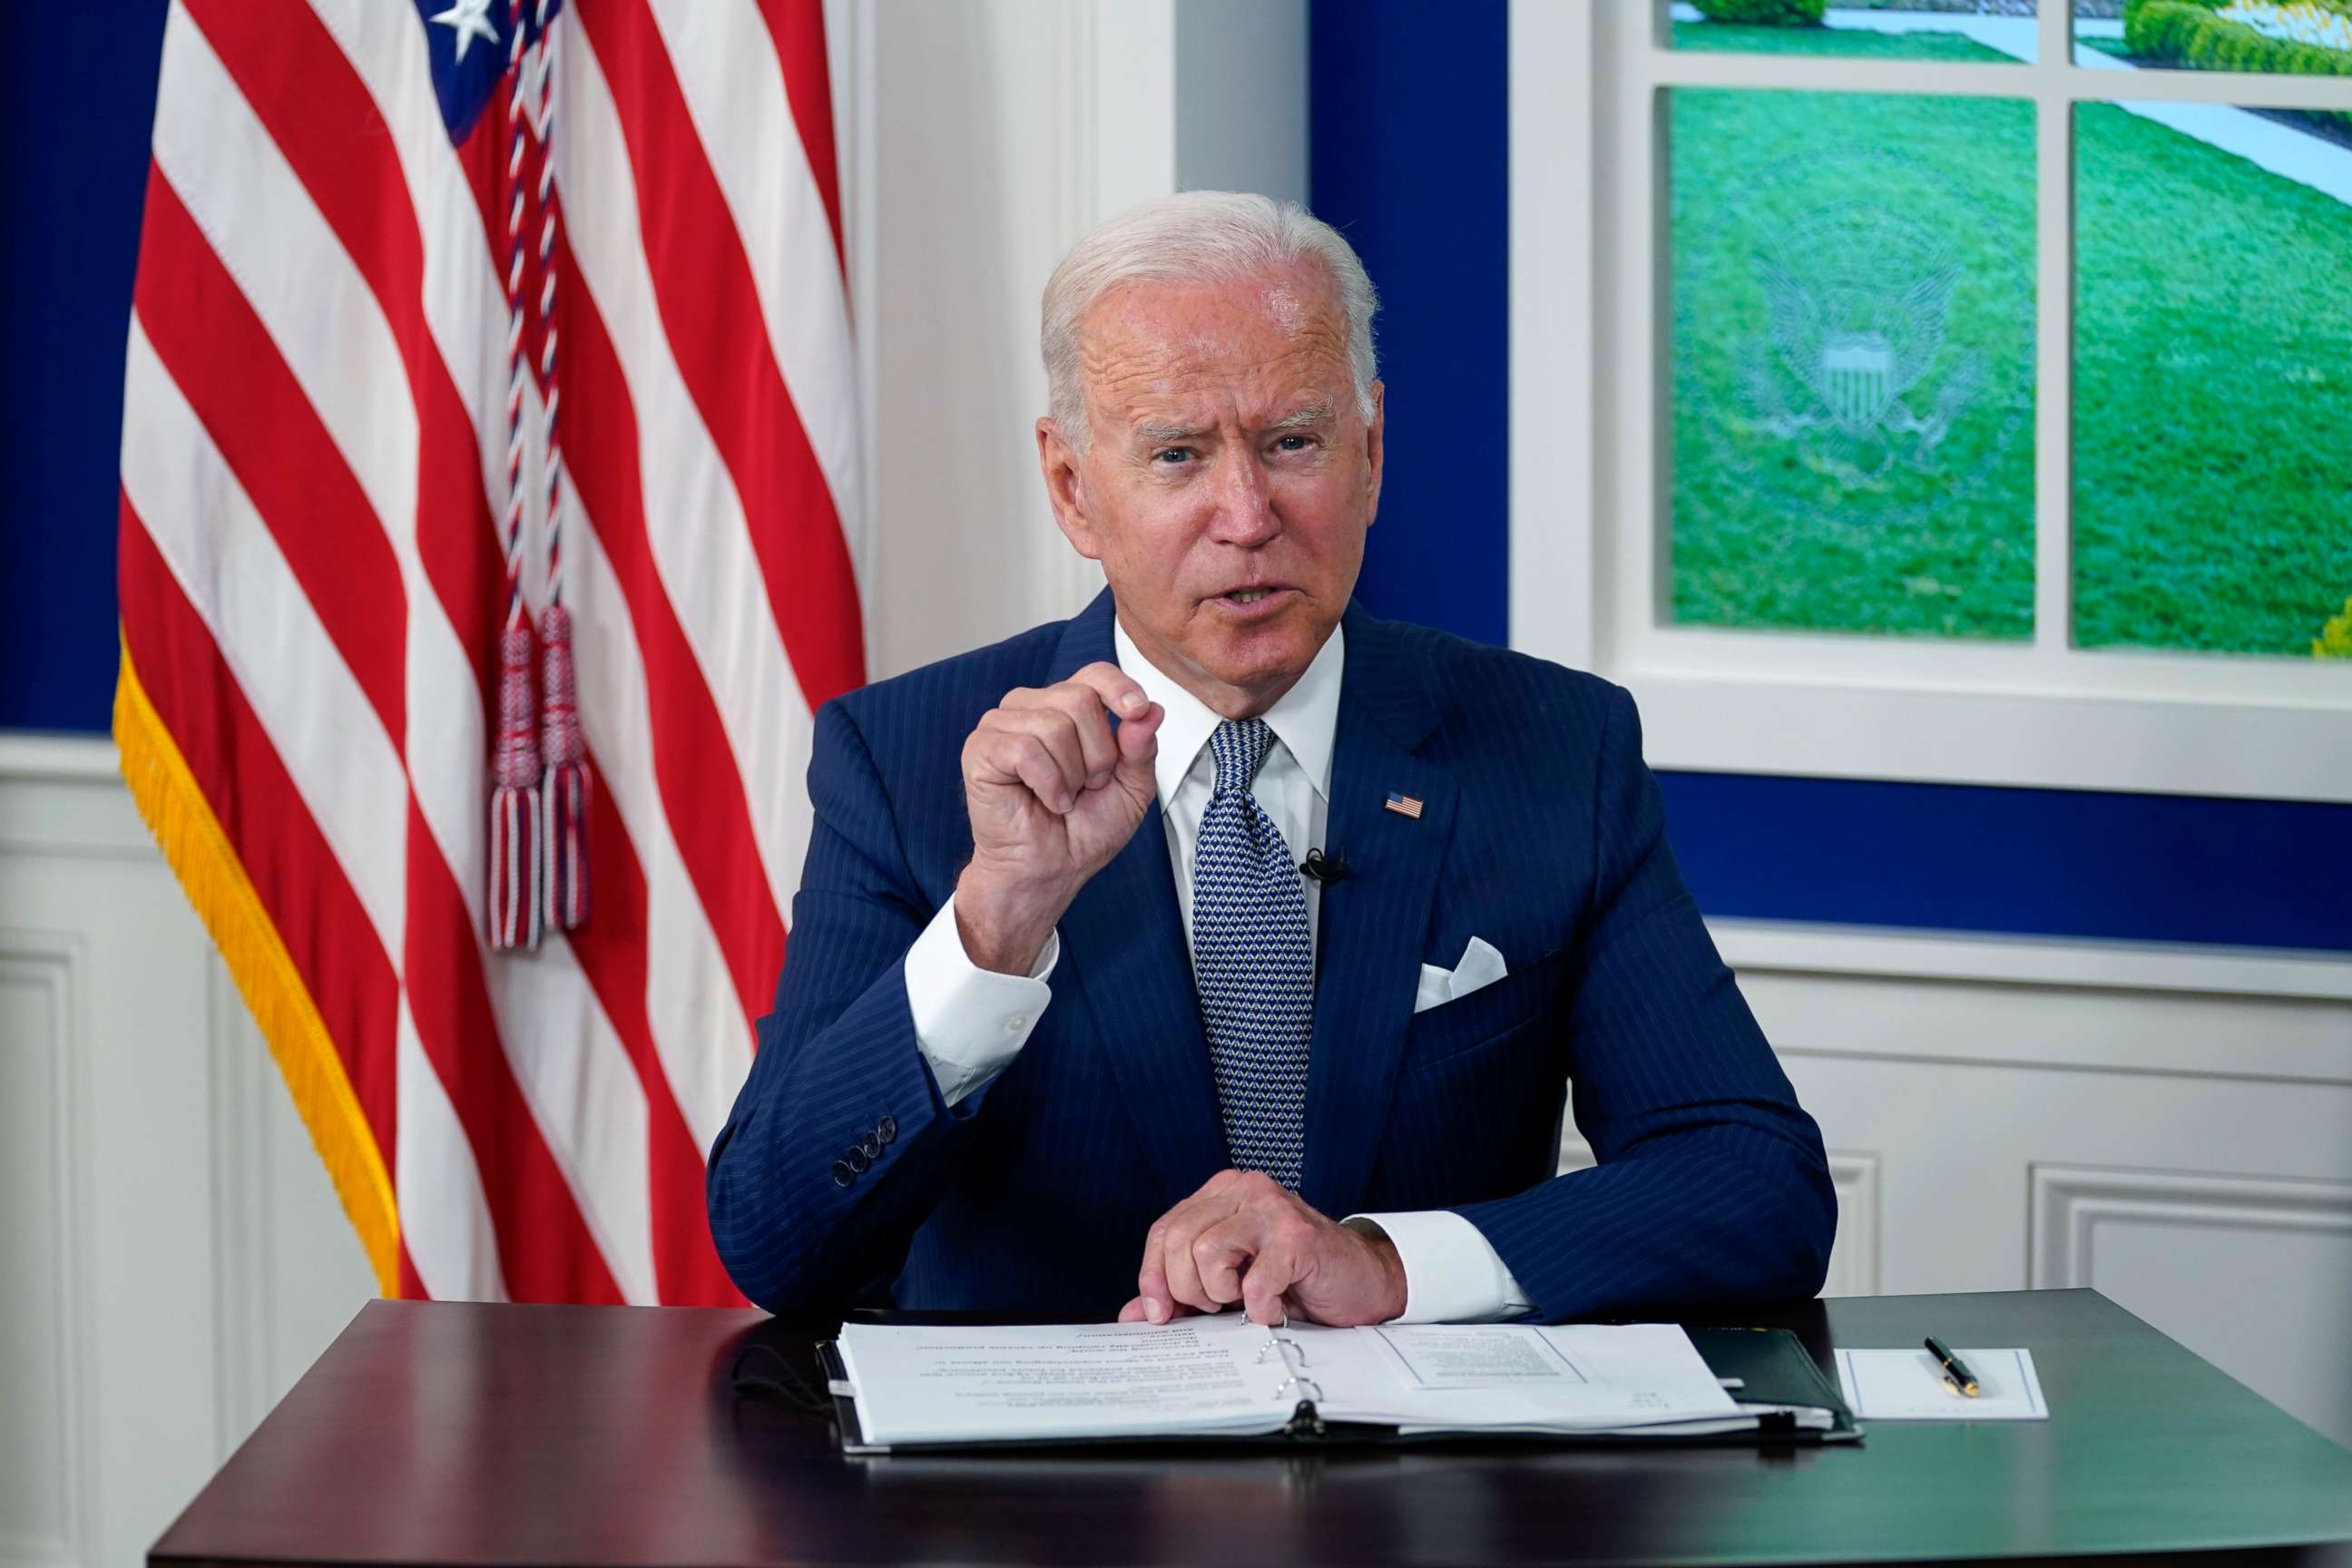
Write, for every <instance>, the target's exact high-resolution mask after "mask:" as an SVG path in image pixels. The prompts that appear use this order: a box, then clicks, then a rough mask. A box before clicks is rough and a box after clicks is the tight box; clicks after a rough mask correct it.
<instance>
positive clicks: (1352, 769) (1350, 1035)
mask: <svg viewBox="0 0 2352 1568" xmlns="http://www.w3.org/2000/svg"><path fill="white" fill-rule="evenodd" d="M1345 625H1346V627H1347V635H1348V663H1347V668H1346V672H1345V674H1344V675H1343V676H1342V677H1341V680H1340V689H1339V729H1338V731H1337V733H1336V735H1335V737H1334V742H1333V751H1332V759H1331V805H1330V814H1329V823H1328V829H1327V831H1326V833H1325V835H1324V838H1325V845H1326V853H1328V854H1334V855H1338V856H1340V857H1343V858H1345V859H1346V861H1347V866H1348V876H1347V879H1346V880H1345V881H1342V882H1340V883H1339V884H1338V885H1336V886H1331V887H1327V888H1326V889H1324V890H1323V896H1322V905H1321V909H1320V911H1319V914H1318V939H1317V942H1318V963H1317V978H1316V986H1315V1035H1314V1046H1313V1049H1312V1054H1311V1057H1310V1058H1309V1065H1308V1068H1307V1160H1306V1169H1305V1172H1304V1173H1303V1175H1302V1178H1301V1180H1300V1183H1299V1195H1300V1196H1301V1197H1303V1198H1305V1199H1306V1200H1307V1202H1308V1203H1309V1204H1311V1205H1314V1206H1315V1207H1316V1208H1317V1209H1318V1210H1320V1211H1322V1212H1323V1213H1325V1214H1327V1215H1333V1216H1334V1217H1337V1216H1339V1215H1345V1214H1347V1213H1349V1211H1350V1210H1352V1209H1353V1208H1354V1207H1355V1206H1356V1205H1357V1203H1358V1202H1359V1200H1360V1198H1361V1196H1362V1194H1363V1190H1364V1186H1365V1183H1366V1181H1367V1179H1368V1177H1369V1175H1370V1171H1371V1164H1372V1156H1373V1152H1374V1148H1375V1144H1376V1143H1377V1142H1378V1140H1379V1138H1380V1135H1381V1129H1382V1127H1383V1125H1384V1124H1385V1123H1386V1121H1387V1120H1388V1106H1389V1099H1390V1095H1391V1091H1392V1090H1393V1089H1394V1087H1395V1083H1396V1069H1397V1059H1398V1056H1399V1054H1400V1053H1401V1052H1402V1049H1403V1047H1404V1037H1405V1031H1406V1028H1407V1026H1409V1025H1410V1023H1411V1021H1412V1001H1413V995H1414V993H1415V991H1416V989H1417V987H1418V982H1419V979H1420V974H1421V959H1422V951H1423V941H1424V939H1425V937H1426V936H1427V933H1428V930H1429V919H1430V909H1431V905H1432V902H1433V900H1434V898H1435V896H1436V890H1437V876H1438V871H1439V869H1440V868H1441V867H1442V866H1443V865H1444V860H1445V850H1446V846H1447V844H1448V843H1449V842H1450V841H1451V839H1452V837H1453V831H1454V807H1455V804H1456V802H1457V800H1458V798H1459V793H1460V792H1459V791H1458V789H1457V788H1456V786H1455V784H1454V777H1453V775H1452V774H1451V773H1447V772H1445V771H1444V769H1442V768H1440V767H1437V766H1436V765H1434V764H1433V763H1429V762H1427V761H1425V760H1423V758H1421V757H1418V756H1416V755H1414V748H1415V747H1416V746H1417V745H1419V743H1420V742H1421V741H1422V740H1423V738H1424V737H1425V736H1427V735H1428V733H1429V732H1430V731H1431V730H1433V729H1434V728H1435V727H1436V723H1437V710H1436V707H1435V704H1434V703H1433V700H1431V698H1430V695H1429V692H1428V689H1427V688H1426V687H1425V686H1424V685H1423V683H1422V680H1421V679H1420V677H1419V675H1418V674H1417V673H1416V672H1415V671H1414V670H1413V669H1412V667H1411V664H1410V662H1409V661H1408V660H1407V659H1406V658H1405V657H1404V655H1403V651H1402V649H1401V648H1400V647H1398V646H1397V644H1396V640H1395V637H1394V634H1393V633H1391V631H1390V630H1389V628H1388V627H1387V626H1383V625H1382V624H1381V623H1380V622H1378V621H1375V620H1373V619H1372V618H1371V617H1370V616H1367V615H1365V614H1364V613H1363V612H1362V611H1360V610H1359V609H1356V608H1354V607H1353V606H1350V608H1349V612H1348V617H1347V620H1346V622H1345ZM1391 793H1394V794H1397V795H1407V796H1411V797H1412V798H1414V799H1417V800H1419V801H1420V802H1421V815H1420V816H1418V817H1417V818H1416V817H1413V816H1406V815H1404V814H1402V813H1401V812H1397V811H1392V810H1390V809H1389V807H1388V804H1387V803H1388V799H1389V796H1390V795H1391Z"/></svg>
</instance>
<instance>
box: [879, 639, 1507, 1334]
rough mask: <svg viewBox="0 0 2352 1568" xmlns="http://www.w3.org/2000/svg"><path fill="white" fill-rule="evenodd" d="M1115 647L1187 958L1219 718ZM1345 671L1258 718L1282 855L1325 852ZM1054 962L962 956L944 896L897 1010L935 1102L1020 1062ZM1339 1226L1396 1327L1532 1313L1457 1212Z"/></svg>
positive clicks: (1132, 649)
mask: <svg viewBox="0 0 2352 1568" xmlns="http://www.w3.org/2000/svg"><path fill="white" fill-rule="evenodd" d="M1113 639H1114V644H1115V646H1116V647H1117V650H1118V664H1119V668H1121V669H1123V670H1125V671H1126V672H1127V673H1128V674H1129V676H1131V677H1133V678H1134V679H1135V682H1136V684H1137V685H1139V686H1140V687H1142V688H1143V689H1144V692H1145V694H1146V695H1147V696H1149V697H1150V699H1151V700H1152V701H1154V702H1157V703H1159V704H1160V707H1161V709H1163V710H1165V711H1166V713H1167V717H1166V718H1165V719H1163V720H1162V721H1160V736H1159V741H1160V752H1159V756H1158V758H1157V759H1156V760H1155V761H1154V763H1153V765H1152V772H1153V773H1154V775H1155V776H1156V778H1157V781H1158V783H1159V786H1160V812H1161V815H1162V816H1164V817H1165V819H1166V821H1165V826H1166V828H1167V838H1168V859H1169V867H1170V869H1171V870H1172V871H1173V872H1174V873H1175V879H1176V903H1177V909H1178V912H1179V913H1180V914H1181V917H1182V919H1183V921H1184V940H1185V948H1186V951H1187V952H1190V951H1191V948H1192V851H1193V847H1194V841H1195V840H1196V839H1198V837H1200V831H1201V816H1202V813H1203V812H1205V811H1206V810H1207V809H1208V805H1209V795H1210V794H1211V792H1212V791H1213V789H1214V788H1215V785H1216V773H1217V767H1216V757H1215V754H1214V753H1213V752H1212V751H1211V750H1210V748H1209V737H1210V736H1211V735H1212V734H1213V733H1214V732H1215V731H1216V728H1217V725H1218V724H1219V723H1220V722H1221V720H1220V718H1219V716H1218V715H1217V714H1216V713H1215V712H1214V711H1213V710H1211V709H1210V708H1209V707H1208V706H1207V705H1206V704H1204V703H1203V702H1202V701H1201V700H1200V699H1199V698H1197V697H1194V696H1193V695H1192V693H1191V692H1189V691H1187V690H1185V689H1184V688H1183V687H1181V686H1180V685H1178V684H1177V683H1176V682H1175V681H1174V680H1172V679H1170V678H1169V677H1168V676H1167V675H1166V674H1165V673H1164V672H1162V671H1161V670H1160V668H1158V667H1157V666H1155V665H1153V664H1152V663H1151V662H1150V660H1149V659H1147V658H1144V657H1143V655H1142V653H1141V652H1140V651H1139V650H1138V649H1137V647H1136V646H1135V644H1134V642H1133V641H1132V640H1131V639H1130V638H1129V637H1128V635H1127V628H1126V627H1125V626H1117V627H1116V629H1115V631H1114V632H1113ZM1346 662H1347V641H1346V637H1345V635H1344V634H1343V633H1342V632H1341V631H1340V630H1339V628H1338V627H1336V626H1335V627H1333V628H1332V631H1331V637H1330V640H1329V641H1328V642H1327V643H1325V644H1324V645H1323V647H1322V650H1321V651H1320V652H1319V653H1318V654H1317V655H1316V656H1315V661H1314V662H1313V663H1312V664H1310V665H1308V666H1307V672H1306V673H1305V674H1303V675H1301V676H1300V677H1299V678H1298V681H1297V684H1296V685H1294V686H1293V687H1292V688H1291V689H1289V690H1288V691H1286V692H1285V693H1283V695H1282V698H1281V700H1279V701H1277V702H1276V703H1275V705H1274V706H1273V707H1272V708H1270V709H1268V710H1266V712H1265V721H1266V724H1267V727H1268V728H1270V729H1271V730H1273V731H1274V743H1273V744H1272V745H1270V746H1269V747H1267V748H1266V753H1265V762H1264V763H1261V764H1260V765H1259V768H1258V773H1257V777H1256V779H1255V781H1254V782H1253V783H1252V784H1251V786H1250V793H1251V794H1252V795H1255V797H1256V798H1257V803H1258V805H1259V806H1260V808H1262V809H1263V810H1264V811H1265V814H1266V816H1269V817H1271V818H1272V819H1273V821H1274V825H1275V826H1276V827H1277V828H1279V829H1280V830H1281V833H1282V837H1283V840H1284V842H1286V843H1287V844H1288V845H1289V846H1290V851H1291V853H1292V854H1293V855H1296V856H1299V857H1301V858H1304V857H1305V855H1306V853H1307V849H1309V848H1310V847H1314V848H1320V847H1324V845H1323V829H1324V826H1325V824H1326V823H1327V822H1328V819H1329V813H1330V796H1331V750H1332V742H1333V738H1334V736H1335V735H1336V734H1337V732H1338V730H1339V678H1340V672H1341V670H1342V668H1344V666H1345V664H1346ZM1305 880H1306V886H1307V941H1308V942H1309V943H1310V944H1312V943H1313V942H1316V941H1317V939H1318V915H1319V912H1320V909H1321V903H1322V886H1321V884H1320V883H1318V882H1317V881H1316V880H1315V879H1312V878H1307V879H1305ZM1061 952H1062V941H1061V936H1060V933H1059V932H1056V933H1055V934H1054V935H1053V936H1051V937H1049V938H1048V939H1047V940H1046V942H1045V952H1041V953H1039V954H1038V955H1037V962H1036V964H1035V965H1034V967H1033V968H1032V969H1031V970H1030V972H1029V973H1028V974H1027V975H1026V976H1023V975H1016V974H999V973H993V972H992V971H989V970H984V969H982V968H980V967H979V966H978V965H976V964H974V963H972V961H971V955H970V954H968V953H967V952H964V946H963V939H962V937H961V935H960V934H959V933H958V931H956V922H955V900H954V899H952V898H950V900H948V901H947V903H946V904H945V905H943V906H942V907H941V908H940V912H939V913H938V914H937V915H935V916H933V917H932V920H931V923H930V924H929V926H927V927H925V928H924V930H923V933H922V935H921V936H919V937H918V938H916V940H915V945H914V946H913V947H912V948H910V949H908V953H907V959H906V975H907V1001H908V1006H909V1007H910V1009H911V1010H912V1012H913V1014H914V1018H915V1041H916V1044H917V1045H918V1046H919V1047H921V1050H922V1053H923V1056H924V1058H925V1059H926V1060H928V1061H929V1063H930V1068H931V1073H932V1076H933V1077H934V1078H935V1079H937V1080H938V1082H939V1086H940V1097H941V1098H942V1099H943V1100H946V1101H947V1102H948V1103H949V1104H950V1105H953V1104H954V1103H956V1101H958V1100H961V1099H963V1098H964V1097H965V1096H966V1095H969V1094H971V1093H973V1092H974V1091H976V1090H977V1089H980V1088H981V1087H982V1085H984V1084H986V1083H987V1082H988V1081H989V1080H990V1079H993V1078H994V1077H995V1076H996V1075H997V1074H998V1073H1000V1072H1003V1070H1004V1069H1005V1068H1006V1067H1007V1066H1009V1065H1010V1064H1011V1062H1012V1060H1013V1058H1014V1057H1016V1056H1018V1055H1019V1054H1020V1052H1021V1047H1022V1046H1023V1044H1024V1043H1025V1042H1026V1041H1027V1040H1028V1038H1029V1032H1030V1031H1031V1030H1032V1029H1034V1028H1035V1027H1036V1026H1037V1020H1038V1018H1039V1017H1041V1016H1044V1014H1045V1008H1046V1005H1047V1004H1049V1003H1051V1002H1052V1001H1053V999H1054V992H1053V987H1052V986H1051V985H1050V984H1047V981H1048V980H1049V978H1050V977H1051V976H1052V974H1053V972H1054V965H1055V963H1057V962H1059V960H1060V958H1061ZM1203 1048H1204V1049H1205V1047H1203ZM1347 1223H1348V1224H1349V1225H1351V1226H1356V1227H1358V1228H1359V1229H1367V1230H1371V1231H1376V1232H1379V1233H1381V1234H1384V1235H1386V1236H1387V1237H1388V1238H1389V1240H1390V1241H1391V1243H1392V1244H1393V1245H1394V1246H1395V1247H1396V1249H1397V1257H1398V1258H1399V1259H1400V1260H1401V1261H1402V1263H1403V1265H1404V1274H1405V1308H1404V1311H1403V1312H1402V1314H1401V1315H1400V1316H1399V1317H1398V1319H1397V1320H1396V1321H1399V1322H1407V1323H1434V1322H1475V1321H1482V1320H1492V1319H1496V1318H1505V1317H1513V1316H1516V1315H1517V1314H1518V1313H1521V1312H1524V1311H1526V1310H1528V1305H1529V1303H1528V1299H1527V1295H1526V1293H1525V1292H1524V1291H1522V1290H1521V1289H1519V1286H1518V1281H1517V1280H1516V1279H1513V1278H1512V1276H1511V1271H1510V1270H1509V1269H1508V1268H1505V1267H1504V1265H1503V1260H1502V1258H1500V1257H1499V1256H1497V1255H1496V1251H1495V1249H1494V1247H1492V1246H1491V1245H1490V1244H1489V1243H1488V1242H1487V1240H1486V1237H1485V1236H1483V1235H1481V1234H1480V1233H1479V1230H1478V1227H1477V1226H1474V1225H1472V1224H1471V1223H1470V1222H1469V1221H1468V1220H1466V1219H1464V1218H1463V1217H1462V1216H1461V1215H1457V1214H1454V1213H1452V1212H1450V1211H1447V1210H1444V1209H1431V1210H1422V1211H1415V1212H1410V1213H1401V1214H1373V1215H1350V1216H1349V1218H1348V1220H1347Z"/></svg>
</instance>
